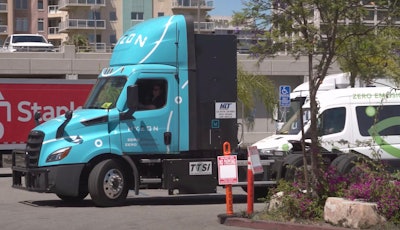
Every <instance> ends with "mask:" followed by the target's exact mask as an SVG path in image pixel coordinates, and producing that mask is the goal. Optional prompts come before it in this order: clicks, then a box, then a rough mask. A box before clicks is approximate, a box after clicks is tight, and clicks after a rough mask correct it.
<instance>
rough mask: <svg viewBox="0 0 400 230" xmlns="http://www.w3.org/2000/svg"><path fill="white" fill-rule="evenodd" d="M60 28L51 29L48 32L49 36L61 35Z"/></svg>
mask: <svg viewBox="0 0 400 230" xmlns="http://www.w3.org/2000/svg"><path fill="white" fill-rule="evenodd" d="M58 31H59V27H58V26H57V27H49V28H48V30H47V33H48V34H59V32H58Z"/></svg>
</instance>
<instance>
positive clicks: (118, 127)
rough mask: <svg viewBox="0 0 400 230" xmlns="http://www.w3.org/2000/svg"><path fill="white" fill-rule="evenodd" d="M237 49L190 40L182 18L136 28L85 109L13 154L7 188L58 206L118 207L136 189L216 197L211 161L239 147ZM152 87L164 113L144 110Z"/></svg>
mask: <svg viewBox="0 0 400 230" xmlns="http://www.w3.org/2000/svg"><path fill="white" fill-rule="evenodd" d="M236 43H237V41H236V38H235V36H233V35H204V34H194V26H193V20H191V19H190V18H187V17H185V16H182V15H174V16H164V17H159V18H155V19H150V20H146V21H144V22H142V23H140V24H138V25H136V26H134V27H132V28H131V29H129V30H128V31H126V33H125V34H124V35H123V36H122V37H121V38H120V39H119V41H118V43H117V44H116V46H115V48H114V50H113V53H112V56H111V59H110V66H109V67H107V68H105V69H103V70H102V71H101V73H100V74H99V76H98V79H97V82H96V84H95V85H94V87H93V89H92V91H91V93H90V94H89V96H88V99H87V101H86V103H85V105H84V106H83V108H82V109H78V110H74V111H68V112H66V113H65V114H64V115H62V116H58V117H56V118H54V119H52V120H49V121H46V122H44V123H41V124H39V125H38V126H36V127H35V128H33V130H31V131H30V133H29V135H28V139H27V144H26V148H25V149H21V150H18V149H16V150H14V151H13V157H12V158H13V159H12V161H13V163H12V177H13V178H12V179H13V181H12V186H13V187H14V188H18V189H24V190H28V191H35V192H47V193H55V194H56V195H57V196H58V197H59V198H61V199H62V200H64V201H79V200H82V199H84V198H85V197H86V196H87V195H88V194H90V196H91V199H92V201H93V202H94V204H95V205H97V206H116V205H120V204H122V203H123V202H124V200H125V199H126V197H127V194H128V191H129V190H134V191H135V193H136V194H138V192H139V189H142V188H162V189H166V190H167V191H168V193H169V194H174V193H176V192H179V194H198V193H214V192H216V188H217V186H218V175H217V174H218V173H217V171H218V170H217V162H216V161H217V156H218V155H223V149H222V148H223V144H224V143H225V142H228V143H230V146H232V149H235V148H236V146H237V145H238V140H237V129H238V124H237V117H236V113H237V112H236V101H237V91H236V71H237V68H236V67H237V66H236V65H237V60H236ZM154 85H158V86H159V87H160V88H161V90H162V93H163V102H162V105H161V107H159V108H156V109H145V108H147V107H146V106H145V105H146V104H147V103H148V102H147V101H148V100H149V99H148V98H149V97H150V96H149V95H150V94H151V92H152V90H153V86H154ZM36 119H37V120H39V119H40V115H37V116H36ZM16 129H17V127H16ZM246 157H247V156H243V157H242V158H241V159H243V160H246ZM239 158H240V157H239Z"/></svg>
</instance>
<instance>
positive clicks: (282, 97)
mask: <svg viewBox="0 0 400 230" xmlns="http://www.w3.org/2000/svg"><path fill="white" fill-rule="evenodd" d="M290 91H291V89H290V85H281V86H279V105H280V106H281V107H290Z"/></svg>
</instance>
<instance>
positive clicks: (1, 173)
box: [0, 167, 11, 177]
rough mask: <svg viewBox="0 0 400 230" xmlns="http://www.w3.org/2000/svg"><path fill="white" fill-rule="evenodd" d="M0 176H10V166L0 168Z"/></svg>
mask: <svg viewBox="0 0 400 230" xmlns="http://www.w3.org/2000/svg"><path fill="white" fill-rule="evenodd" d="M0 177H11V168H9V167H7V168H0Z"/></svg>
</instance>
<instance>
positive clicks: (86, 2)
mask: <svg viewBox="0 0 400 230" xmlns="http://www.w3.org/2000/svg"><path fill="white" fill-rule="evenodd" d="M58 5H59V10H69V9H70V8H73V7H82V6H88V7H93V6H99V7H101V6H106V3H105V0H60V1H59V2H58Z"/></svg>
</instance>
